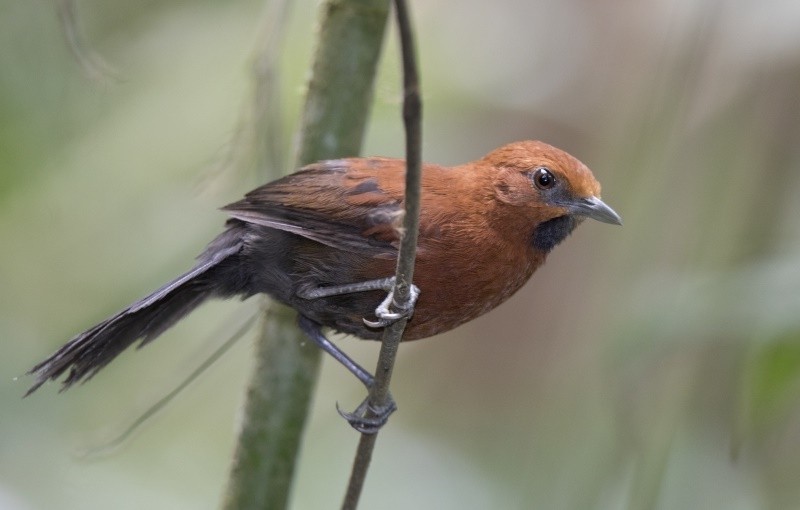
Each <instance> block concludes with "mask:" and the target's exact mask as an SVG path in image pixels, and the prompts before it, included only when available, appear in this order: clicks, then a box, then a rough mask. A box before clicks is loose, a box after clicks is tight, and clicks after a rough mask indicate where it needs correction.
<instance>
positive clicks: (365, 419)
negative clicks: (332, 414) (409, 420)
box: [336, 395, 397, 434]
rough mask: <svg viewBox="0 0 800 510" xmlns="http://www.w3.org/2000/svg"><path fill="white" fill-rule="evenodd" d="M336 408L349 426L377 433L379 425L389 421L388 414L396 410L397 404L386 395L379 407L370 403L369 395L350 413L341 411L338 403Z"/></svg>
mask: <svg viewBox="0 0 800 510" xmlns="http://www.w3.org/2000/svg"><path fill="white" fill-rule="evenodd" d="M336 410H337V411H338V412H339V414H340V415H341V417H342V418H344V419H345V420H347V423H349V424H350V426H351V427H353V428H354V429H356V430H357V431H359V432H361V433H362V434H377V433H378V431H379V430H380V429H381V427H383V426H384V425H385V424H386V422H387V421H389V416H390V415H391V414H392V413H393V412H395V411H396V410H397V404H395V402H394V399H393V398H392V396H391V395H387V396H386V402H385V403H384V404H383V405H381V406H380V407H375V406H373V405H372V404H370V401H369V397H367V398H366V399H364V401H363V402H361V404H359V406H358V407H356V409H355V411H353V412H352V413H348V412H347V411H342V409H341V408H340V407H339V404H338V403H337V404H336Z"/></svg>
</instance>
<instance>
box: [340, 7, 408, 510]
mask: <svg viewBox="0 0 800 510" xmlns="http://www.w3.org/2000/svg"><path fill="white" fill-rule="evenodd" d="M394 5H395V14H396V16H397V26H398V30H399V33H400V47H401V51H402V59H403V123H404V126H405V131H406V197H405V217H404V218H403V237H402V239H401V241H400V252H399V254H398V258H397V269H396V272H395V286H394V300H393V302H392V306H393V307H394V309H395V310H394V311H397V310H405V309H407V308H408V306H409V304H410V289H411V281H412V278H413V275H414V260H415V257H416V252H417V234H418V232H419V207H420V176H421V166H422V162H421V160H422V157H421V156H422V100H421V98H420V94H419V77H418V74H417V61H416V54H415V51H414V35H413V32H412V28H411V21H410V20H409V17H408V10H407V8H406V3H405V1H404V0H395V1H394ZM407 321H408V319H407V318H403V319H401V320H399V321H397V322H395V323H394V324H392V325H390V326H388V327H387V328H386V329H385V330H384V332H383V341H382V344H381V352H380V355H379V358H378V366H377V368H376V369H375V384H374V385H373V386H372V388H371V389H370V393H369V406H368V407H367V418H369V417H371V416H372V417H374V413H372V411H371V408H374V409H381V408H384V407H385V405H386V404H387V403H388V402H389V399H390V398H391V397H390V396H389V383H390V381H391V378H392V371H393V369H394V362H395V358H396V357H397V348H398V346H399V344H400V340H401V339H402V337H403V331H404V330H405V327H406V322H407ZM377 437H378V434H377V432H375V433H369V434H367V433H362V435H361V440H360V441H359V443H358V449H357V450H356V456H355V459H354V461H353V469H352V471H351V474H350V482H349V484H348V488H347V493H346V494H345V498H344V502H343V503H342V508H343V509H344V510H354V509H355V508H356V507H357V506H358V500H359V498H360V496H361V490H362V488H363V487H364V480H365V479H366V476H367V471H368V470H369V465H370V460H371V459H372V452H373V450H374V449H375V442H376V440H377Z"/></svg>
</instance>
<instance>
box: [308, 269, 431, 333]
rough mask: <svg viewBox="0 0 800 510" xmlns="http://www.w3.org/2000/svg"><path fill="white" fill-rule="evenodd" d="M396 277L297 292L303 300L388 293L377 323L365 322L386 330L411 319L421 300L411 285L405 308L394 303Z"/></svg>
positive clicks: (416, 289)
mask: <svg viewBox="0 0 800 510" xmlns="http://www.w3.org/2000/svg"><path fill="white" fill-rule="evenodd" d="M394 281H395V278H394V276H391V277H388V278H378V279H376V280H367V281H365V282H356V283H347V284H344V285H333V286H331V287H315V288H313V289H305V290H300V291H298V292H297V295H298V296H300V297H301V298H303V299H317V298H323V297H329V296H339V295H341V294H352V293H353V292H366V291H370V290H384V291H386V292H388V294H387V295H386V298H385V299H384V300H383V301H381V304H379V305H378V307H377V308H376V309H375V315H376V316H377V317H378V320H376V321H370V320H367V319H363V320H364V324H366V325H367V326H369V327H371V328H385V327H386V326H388V325H390V324H392V323H394V322H397V321H398V320H400V319H402V318H403V317H411V315H412V314H413V313H414V304H415V303H416V302H417V298H419V287H417V286H416V285H413V284H412V285H411V288H410V289H409V300H408V304H407V305H405V306H402V307H401V306H399V305H398V304H397V303H396V302H394V303H393V301H394ZM392 304H394V306H395V308H397V309H398V311H397V312H391V311H389V306H390V305H392Z"/></svg>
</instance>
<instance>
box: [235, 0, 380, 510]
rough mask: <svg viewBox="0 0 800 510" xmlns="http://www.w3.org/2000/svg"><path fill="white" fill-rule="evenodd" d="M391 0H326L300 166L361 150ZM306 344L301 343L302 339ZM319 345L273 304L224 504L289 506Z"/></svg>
mask: <svg viewBox="0 0 800 510" xmlns="http://www.w3.org/2000/svg"><path fill="white" fill-rule="evenodd" d="M388 11H389V0H329V1H327V2H325V3H324V4H323V6H322V22H321V23H320V31H319V37H318V41H317V50H316V54H315V57H314V63H313V68H312V74H311V79H310V82H309V84H308V92H307V95H306V104H305V110H304V113H303V119H302V125H301V128H300V143H299V147H298V153H297V158H296V159H297V166H298V167H299V166H302V165H305V164H308V163H311V162H314V161H318V160H321V159H329V158H338V157H343V156H354V155H357V154H358V153H359V152H360V149H361V143H362V139H363V134H364V128H365V125H366V122H367V118H368V115H369V108H370V105H371V103H372V90H373V82H374V76H375V70H376V67H377V62H378V58H379V56H380V52H381V46H382V43H383V34H384V30H385V27H386V19H387V17H388ZM304 344H305V345H304ZM319 364H320V352H319V350H318V349H316V348H315V347H313V346H312V345H311V342H305V341H304V338H303V337H302V334H301V333H300V332H299V330H298V329H297V328H296V327H295V317H294V313H292V312H291V310H289V309H286V308H283V307H280V308H278V307H275V308H272V311H270V312H268V313H267V315H266V318H265V321H264V327H263V331H262V334H261V335H260V338H259V340H258V346H257V349H256V363H255V369H254V370H255V371H254V373H253V377H252V379H251V381H250V383H249V388H248V390H247V401H246V404H245V410H244V417H243V420H242V428H241V433H240V435H239V439H238V444H237V446H236V452H235V455H234V459H233V466H232V469H231V473H230V478H229V481H228V487H227V490H226V494H225V498H224V502H223V508H225V509H226V510H242V509H282V508H286V507H287V504H288V501H289V494H290V489H291V485H292V478H293V475H294V472H295V463H296V460H297V457H298V451H299V448H300V439H301V437H302V432H303V428H304V426H305V421H306V417H307V413H308V410H309V404H310V401H311V396H312V393H313V389H314V386H315V384H316V380H317V377H318V371H319Z"/></svg>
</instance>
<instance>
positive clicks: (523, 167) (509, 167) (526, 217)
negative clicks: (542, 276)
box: [483, 141, 622, 252]
mask: <svg viewBox="0 0 800 510" xmlns="http://www.w3.org/2000/svg"><path fill="white" fill-rule="evenodd" d="M483 160H484V162H485V163H488V164H489V165H490V166H491V167H493V169H494V172H495V174H494V175H495V177H494V194H495V197H496V198H497V200H498V201H499V203H500V204H503V209H504V210H505V212H506V214H509V213H510V214H514V211H516V215H515V217H516V220H517V221H514V223H517V224H519V222H522V224H524V225H530V226H531V227H532V228H533V232H532V238H531V243H532V245H533V247H534V248H535V249H538V250H541V251H544V252H549V251H550V250H552V249H553V247H555V246H556V245H557V244H558V243H560V242H561V241H563V240H564V238H566V237H567V236H568V235H569V234H570V232H572V230H573V229H574V228H575V227H576V226H577V225H578V224H579V223H580V222H581V221H583V220H584V219H585V218H592V219H595V220H597V221H601V222H603V223H611V224H614V225H622V219H621V218H620V217H619V215H618V214H617V213H616V212H614V210H613V209H611V208H610V207H609V206H607V205H606V204H605V203H604V202H603V201H602V200H600V183H599V182H597V179H595V178H594V175H592V172H591V170H589V168H588V167H587V166H586V165H584V164H583V163H581V162H580V161H578V160H577V159H576V158H574V157H572V156H571V155H569V154H567V153H566V152H564V151H562V150H561V149H557V148H556V147H553V146H551V145H548V144H546V143H543V142H539V141H525V142H516V143H511V144H508V145H505V146H503V147H500V148H499V149H496V150H494V151H492V152H490V153H489V154H488V155H486V156H485V157H484V159H483ZM507 206H511V208H510V209H508V208H507Z"/></svg>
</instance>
